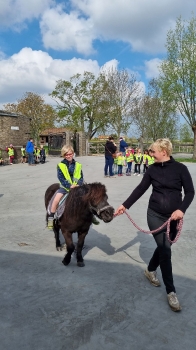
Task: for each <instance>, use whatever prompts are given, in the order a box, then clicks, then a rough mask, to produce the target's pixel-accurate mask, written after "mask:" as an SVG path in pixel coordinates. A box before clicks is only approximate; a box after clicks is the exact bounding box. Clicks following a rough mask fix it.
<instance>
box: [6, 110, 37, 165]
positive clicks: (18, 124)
mask: <svg viewBox="0 0 196 350" xmlns="http://www.w3.org/2000/svg"><path fill="white" fill-rule="evenodd" d="M29 138H30V118H28V117H25V116H23V115H19V114H16V113H10V112H7V111H2V110H0V148H1V149H2V153H3V154H2V155H3V158H6V157H7V152H6V151H5V148H6V146H9V145H10V144H11V143H12V144H13V146H14V148H15V159H16V160H17V159H18V158H20V148H21V147H22V146H23V145H26V143H27V141H28V140H29Z"/></svg>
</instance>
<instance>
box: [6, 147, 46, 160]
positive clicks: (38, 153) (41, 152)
mask: <svg viewBox="0 0 196 350" xmlns="http://www.w3.org/2000/svg"><path fill="white" fill-rule="evenodd" d="M5 150H6V151H7V153H8V157H9V164H10V165H13V161H14V156H15V149H14V146H13V145H12V144H10V146H9V147H6V149H5ZM20 152H21V158H20V162H21V163H22V164H24V163H27V159H28V153H27V152H26V148H25V146H24V145H23V146H22V147H21V149H20ZM33 155H34V162H35V164H38V163H41V164H43V163H45V161H46V152H45V149H44V147H43V145H41V146H40V148H39V147H37V146H35V147H34V152H33ZM0 165H5V162H4V160H3V158H2V149H1V148H0Z"/></svg>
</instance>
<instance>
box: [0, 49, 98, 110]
mask: <svg viewBox="0 0 196 350" xmlns="http://www.w3.org/2000/svg"><path fill="white" fill-rule="evenodd" d="M99 69H100V68H99V65H98V63H97V61H96V60H91V59H89V60H84V59H80V58H78V59H77V58H72V59H71V60H61V59H53V58H52V57H51V56H50V55H49V54H48V53H46V52H43V51H33V50H32V49H31V48H23V49H22V50H21V51H20V52H18V53H16V54H14V55H13V56H11V57H10V58H7V59H1V60H0V76H1V85H0V96H1V98H0V103H1V104H3V103H7V102H14V101H16V100H17V99H18V98H21V97H22V95H23V94H24V93H25V92H27V91H31V92H35V93H39V94H48V93H49V92H52V90H53V89H54V88H55V85H56V81H57V80H59V79H63V80H69V78H70V77H71V76H72V75H74V74H76V73H81V74H82V73H83V72H84V71H90V72H92V73H94V74H95V75H97V74H98V73H99Z"/></svg>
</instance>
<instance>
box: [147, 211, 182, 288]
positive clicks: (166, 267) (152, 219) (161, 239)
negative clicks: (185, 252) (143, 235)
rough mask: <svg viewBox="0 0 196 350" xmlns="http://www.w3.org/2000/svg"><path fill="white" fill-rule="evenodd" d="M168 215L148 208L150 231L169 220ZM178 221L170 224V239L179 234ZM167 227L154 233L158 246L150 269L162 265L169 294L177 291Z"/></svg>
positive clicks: (163, 276)
mask: <svg viewBox="0 0 196 350" xmlns="http://www.w3.org/2000/svg"><path fill="white" fill-rule="evenodd" d="M168 218H169V217H168V216H164V215H161V214H159V213H157V212H155V211H153V210H152V209H149V208H148V211H147V221H148V226H149V229H150V231H152V230H155V229H157V228H158V227H160V226H161V225H162V224H163V223H164V222H165V221H167V220H168ZM176 225H177V221H171V225H170V239H171V240H174V238H175V237H176V234H177V230H176ZM166 231H167V227H164V228H163V229H162V230H161V231H159V232H158V233H155V234H153V237H154V239H155V242H156V244H157V248H156V249H155V251H154V254H153V256H152V258H151V260H150V262H149V265H148V271H156V269H157V267H158V266H160V269H161V273H162V278H163V282H164V284H165V287H166V291H167V294H169V293H171V292H174V293H175V292H176V290H175V287H174V282H173V274H172V263H171V244H170V243H169V241H168V239H167V234H166Z"/></svg>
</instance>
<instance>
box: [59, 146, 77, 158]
mask: <svg viewBox="0 0 196 350" xmlns="http://www.w3.org/2000/svg"><path fill="white" fill-rule="evenodd" d="M69 151H70V152H71V153H74V150H73V147H72V146H70V145H64V146H63V147H62V148H61V155H62V157H64V155H65V154H66V153H68V152H69Z"/></svg>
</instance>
